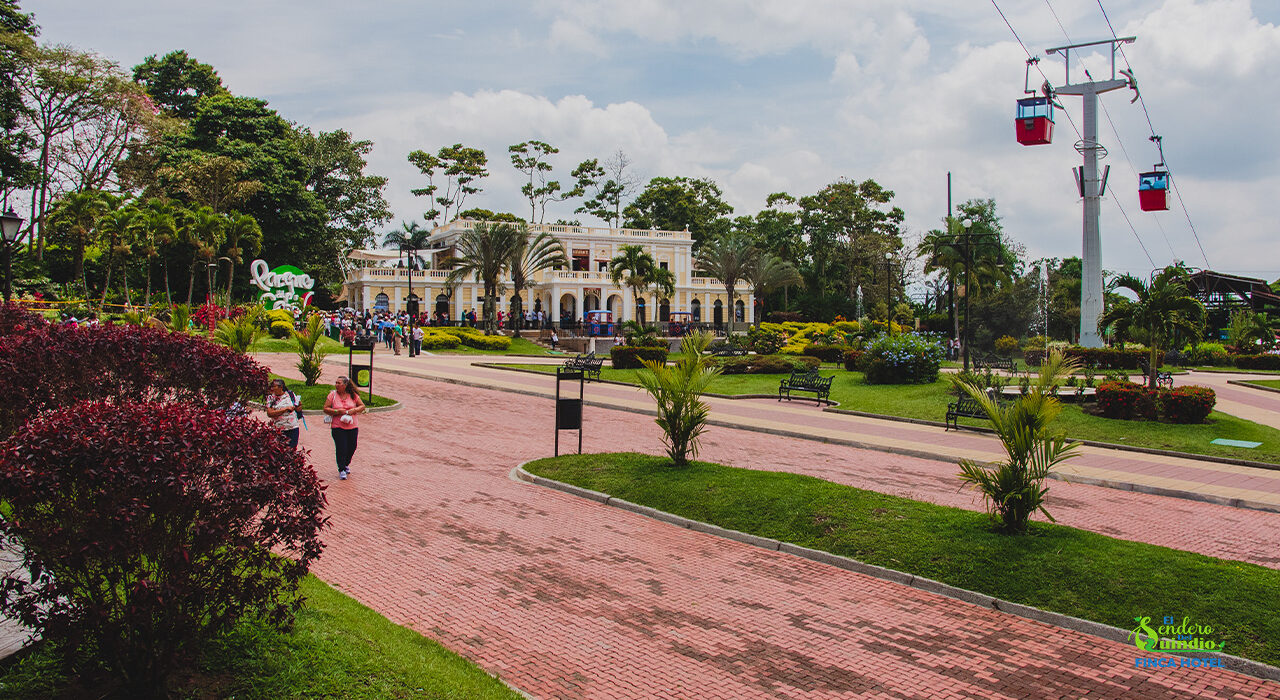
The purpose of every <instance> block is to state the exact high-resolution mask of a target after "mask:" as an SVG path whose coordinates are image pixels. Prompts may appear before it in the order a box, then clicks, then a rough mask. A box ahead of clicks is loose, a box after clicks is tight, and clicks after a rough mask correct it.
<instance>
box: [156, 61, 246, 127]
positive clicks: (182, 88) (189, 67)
mask: <svg viewBox="0 0 1280 700" xmlns="http://www.w3.org/2000/svg"><path fill="white" fill-rule="evenodd" d="M133 79H134V81H135V82H137V83H138V84H139V85H142V86H143V87H144V88H146V91H147V94H148V95H150V96H151V100H152V101H153V102H154V103H155V105H156V106H157V107H159V108H160V109H162V110H164V111H165V112H166V113H168V114H169V115H171V116H174V117H178V118H181V119H191V118H193V117H195V116H196V105H197V104H198V103H199V102H200V99H201V98H202V97H207V96H210V95H225V94H227V89H226V88H225V87H223V86H222V78H220V77H218V72H217V71H216V70H214V69H213V66H211V65H209V64H207V63H201V62H199V61H197V60H196V59H194V58H192V57H190V56H188V55H187V52H186V51H171V52H169V53H167V54H165V55H164V56H163V57H160V58H156V56H155V55H154V54H152V55H150V56H147V57H146V58H145V59H143V61H142V63H139V64H138V65H136V66H134V67H133Z"/></svg>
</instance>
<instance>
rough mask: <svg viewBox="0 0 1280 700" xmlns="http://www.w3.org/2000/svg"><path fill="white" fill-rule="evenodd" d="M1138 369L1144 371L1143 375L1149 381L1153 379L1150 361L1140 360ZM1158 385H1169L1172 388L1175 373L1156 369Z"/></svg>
mask: <svg viewBox="0 0 1280 700" xmlns="http://www.w3.org/2000/svg"><path fill="white" fill-rule="evenodd" d="M1138 369H1139V370H1141V371H1142V376H1143V377H1144V378H1145V379H1146V380H1147V381H1151V364H1150V363H1148V362H1147V361H1146V360H1138ZM1156 386H1157V387H1167V388H1169V389H1172V388H1173V373H1172V372H1161V371H1160V370H1156Z"/></svg>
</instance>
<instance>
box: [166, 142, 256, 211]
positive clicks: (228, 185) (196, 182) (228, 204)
mask: <svg viewBox="0 0 1280 700" xmlns="http://www.w3.org/2000/svg"><path fill="white" fill-rule="evenodd" d="M247 169H248V165H247V164H246V163H245V162H244V161H239V160H236V159H234V158H229V157H227V156H210V157H197V158H195V159H193V160H189V161H186V162H185V163H183V164H182V165H181V166H179V167H177V168H174V169H172V170H171V171H170V172H171V173H172V174H173V176H174V177H175V178H176V181H175V183H174V184H175V185H176V187H177V189H178V190H179V191H181V192H182V193H183V194H185V195H186V197H187V200H188V201H190V202H191V203H192V204H193V205H195V206H196V207H208V208H209V209H210V210H212V211H213V213H215V214H222V213H225V212H228V211H230V210H232V209H234V208H235V207H237V206H239V205H241V204H243V203H245V202H246V201H248V200H249V198H250V197H252V196H254V195H255V194H257V193H259V192H261V191H262V183H261V182H258V181H257V180H243V179H241V176H242V175H243V174H244V172H245V170H247Z"/></svg>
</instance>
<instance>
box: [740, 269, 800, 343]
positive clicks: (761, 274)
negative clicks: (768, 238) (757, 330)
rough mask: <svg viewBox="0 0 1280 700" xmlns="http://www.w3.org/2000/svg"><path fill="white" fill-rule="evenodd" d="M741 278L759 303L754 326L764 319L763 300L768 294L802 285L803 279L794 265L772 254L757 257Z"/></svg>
mask: <svg viewBox="0 0 1280 700" xmlns="http://www.w3.org/2000/svg"><path fill="white" fill-rule="evenodd" d="M742 277H743V279H745V280H747V281H748V282H750V283H751V286H752V288H753V290H754V294H755V297H756V299H758V300H759V301H760V313H759V314H758V315H757V316H756V325H760V321H761V319H762V318H763V317H764V311H765V301H764V300H765V298H766V297H767V296H768V294H769V293H770V292H772V291H774V290H776V289H782V288H786V287H793V286H796V285H800V284H804V278H803V277H801V276H800V271H799V270H797V269H796V267H795V265H792V264H791V263H789V262H787V261H786V260H783V259H782V258H780V257H778V256H777V255H774V254H773V253H761V254H760V255H757V256H756V257H755V259H754V260H752V261H751V264H750V265H748V266H747V268H746V270H745V271H744V272H743V274H742Z"/></svg>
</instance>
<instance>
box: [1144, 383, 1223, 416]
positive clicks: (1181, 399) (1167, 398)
mask: <svg viewBox="0 0 1280 700" xmlns="http://www.w3.org/2000/svg"><path fill="white" fill-rule="evenodd" d="M1217 402H1218V395H1217V394H1216V393H1214V391H1213V389H1210V388H1209V387H1207V386H1180V387H1178V388H1176V389H1161V390H1160V394H1159V397H1158V398H1157V400H1156V403H1157V404H1159V406H1160V417H1161V418H1163V419H1165V420H1167V421H1169V422H1170V423H1203V422H1204V419H1205V418H1208V417H1209V413H1210V412H1211V411H1213V406H1214V404H1215V403H1217Z"/></svg>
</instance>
